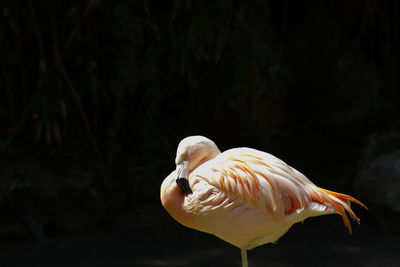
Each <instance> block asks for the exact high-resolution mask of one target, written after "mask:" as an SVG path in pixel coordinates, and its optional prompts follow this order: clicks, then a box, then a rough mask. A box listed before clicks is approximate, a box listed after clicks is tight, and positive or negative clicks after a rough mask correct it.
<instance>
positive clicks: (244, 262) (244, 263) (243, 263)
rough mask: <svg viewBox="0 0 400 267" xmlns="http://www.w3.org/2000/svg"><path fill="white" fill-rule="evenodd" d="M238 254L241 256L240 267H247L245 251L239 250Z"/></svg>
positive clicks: (243, 249)
mask: <svg viewBox="0 0 400 267" xmlns="http://www.w3.org/2000/svg"><path fill="white" fill-rule="evenodd" d="M240 252H241V254H242V267H249V265H248V263H247V250H246V249H245V248H241V249H240Z"/></svg>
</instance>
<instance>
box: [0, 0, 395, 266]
mask: <svg viewBox="0 0 400 267" xmlns="http://www.w3.org/2000/svg"><path fill="white" fill-rule="evenodd" d="M399 15H400V3H399V2H398V1H396V0H393V1H378V0H369V1H307V0H303V1H287V0H286V1H273V0H270V1H231V0H230V1H228V0H219V1H190V0H172V1H127V0H125V1H101V0H88V1H33V0H26V1H18V0H17V1H14V0H13V1H11V0H10V1H9V0H5V1H2V2H1V4H0V214H1V216H0V218H1V220H0V240H1V241H0V246H1V247H2V249H1V251H2V252H1V253H2V255H1V259H0V265H1V261H3V263H2V264H3V265H4V266H47V265H46V264H50V265H51V266H128V265H132V266H186V265H187V266H189V265H190V266H204V264H209V265H210V266H213V265H212V264H211V263H209V262H208V261H206V259H211V260H210V261H212V262H214V263H215V264H216V263H219V264H220V265H221V266H225V265H226V266H228V265H233V266H239V263H240V259H239V258H240V257H239V256H240V255H239V252H238V251H237V249H236V248H234V247H232V246H230V245H228V244H225V243H223V242H222V241H220V240H218V239H216V238H214V237H212V236H208V235H206V234H202V233H197V232H195V231H192V230H188V229H184V228H183V227H182V226H180V225H178V224H177V223H176V222H174V221H173V220H172V219H171V218H170V217H169V216H168V214H167V213H166V212H165V211H164V209H163V208H162V206H161V203H160V200H159V188H160V185H161V182H162V181H163V179H164V178H165V177H166V176H167V175H168V174H169V173H170V172H171V171H172V170H173V169H174V168H175V166H174V158H175V152H176V147H177V145H178V143H179V141H180V140H181V139H182V138H184V137H186V136H188V135H194V134H201V135H205V136H207V137H209V138H211V139H212V140H214V141H215V142H216V144H217V145H218V146H219V148H220V149H221V150H225V149H228V148H232V147H239V146H248V147H253V148H257V149H260V150H263V151H268V152H270V153H272V154H274V155H276V156H278V157H280V158H281V159H283V160H285V161H286V162H287V163H289V164H290V165H291V166H293V167H295V168H296V169H298V170H299V171H301V172H303V173H304V174H305V175H307V176H308V177H309V178H310V179H311V180H312V181H314V182H315V183H316V184H317V185H319V186H321V187H325V188H327V189H330V190H334V191H339V192H343V193H347V194H351V195H353V196H355V197H356V198H359V199H360V200H361V201H363V202H365V204H367V205H368V206H369V207H370V210H369V211H368V212H366V211H363V210H362V209H360V208H357V207H356V208H355V211H356V213H358V214H359V215H360V217H361V219H362V224H361V226H357V225H356V224H354V225H353V228H354V234H353V236H351V237H350V236H349V235H348V234H347V233H346V232H345V229H344V228H343V227H342V225H341V221H340V218H339V217H338V216H324V217H321V218H314V219H309V220H307V221H306V222H305V223H304V224H303V225H298V226H297V225H296V226H295V228H296V229H293V230H291V231H290V232H289V233H288V234H287V235H288V236H285V237H283V238H282V240H281V241H279V242H278V244H277V245H267V246H263V247H261V248H257V249H255V250H254V252H253V251H251V252H249V257H250V264H251V266H263V265H264V264H268V265H269V266H275V265H276V266H297V265H303V264H308V265H310V264H311V265H312V266H320V261H319V260H320V259H322V260H325V261H326V258H329V259H330V260H329V261H327V262H326V264H327V266H328V265H329V264H332V266H333V265H335V264H341V265H343V264H344V263H343V261H342V260H344V259H345V260H347V263H348V264H349V265H350V264H351V265H353V266H366V264H367V263H368V264H371V266H398V263H399V262H400V258H399V256H398V255H397V254H396V253H395V251H398V249H400V247H399V246H398V245H397V244H398V243H399V242H398V241H399V233H398V232H399V231H398V230H397V227H396V225H397V224H398V223H399V222H400V220H399V213H398V211H399V210H396V208H392V207H391V206H390V203H389V204H382V203H381V202H382V201H381V200H380V199H379V198H378V197H375V195H373V194H371V193H370V192H369V191H368V190H365V188H368V187H365V186H364V187H361V188H358V187H357V186H355V184H357V183H356V182H355V180H356V179H357V177H359V176H360V172H362V170H363V169H365V166H368V164H369V162H370V161H372V160H373V159H374V158H376V157H377V156H379V155H383V154H385V153H386V152H393V151H398V150H400V141H399V140H400V138H399V135H398V131H399V130H400V116H399V115H400V105H399V102H400V90H399V89H400V75H399V74H400V72H399V59H400V52H399V51H400V49H399V47H400V42H399V39H400V37H399V36H400V34H399V33H400V32H399V30H400V28H399V26H400V23H399V20H400V18H399ZM388 140H389V141H388ZM381 144H384V145H381ZM371 151H373V152H371ZM371 153H372V154H371ZM399 177H400V176H399V175H397V176H396V175H395V176H394V178H395V179H397V178H398V180H400V178H399ZM375 182H377V183H378V184H379V181H375ZM382 183H383V182H382ZM397 184H398V183H397V182H396V180H395V181H394V185H397ZM393 194H394V195H395V196H397V197H398V198H397V199H399V201H400V196H399V195H396V194H400V193H399V192H398V191H393ZM342 228H343V229H342ZM304 242H306V243H305V244H308V245H304V244H303V243H304ZM321 244H325V246H322V245H321ZM311 247H312V248H313V249H314V250H315V251H316V252H314V253H309V251H308V250H307V249H311ZM289 252H290V253H297V254H296V255H297V256H295V257H294V258H290V257H288V256H287V255H288V253H289ZM22 255H24V257H21V256H22ZM233 255H235V256H233ZM228 256H229V257H228ZM311 256H312V257H313V259H312V260H310V257H311ZM35 264H36V265H35ZM196 264H197V265H196ZM235 264H236V265H235ZM274 264H275V265H274ZM3 265H1V266H3Z"/></svg>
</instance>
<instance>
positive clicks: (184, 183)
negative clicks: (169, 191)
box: [175, 135, 221, 194]
mask: <svg viewBox="0 0 400 267" xmlns="http://www.w3.org/2000/svg"><path fill="white" fill-rule="evenodd" d="M220 153H221V152H220V151H219V149H218V147H217V145H216V144H215V143H214V142H213V141H211V140H210V139H208V138H206V137H204V136H200V135H195V136H189V137H186V138H185V139H183V140H182V141H181V142H180V143H179V145H178V149H177V151H176V158H175V164H176V170H177V174H178V177H177V178H176V183H177V184H178V185H179V187H180V188H181V189H182V190H183V191H184V192H185V193H186V194H191V193H192V190H191V189H190V187H189V183H188V180H187V178H188V176H189V174H190V173H191V172H192V171H193V170H194V169H196V168H197V167H198V166H200V165H201V164H202V163H204V162H206V161H208V160H210V159H213V158H215V157H216V156H217V155H219V154H220Z"/></svg>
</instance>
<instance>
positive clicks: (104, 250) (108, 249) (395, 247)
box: [0, 207, 400, 267]
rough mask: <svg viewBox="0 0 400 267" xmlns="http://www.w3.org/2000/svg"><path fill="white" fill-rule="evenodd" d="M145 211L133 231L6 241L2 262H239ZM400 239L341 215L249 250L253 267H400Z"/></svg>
mask: <svg viewBox="0 0 400 267" xmlns="http://www.w3.org/2000/svg"><path fill="white" fill-rule="evenodd" d="M146 210H147V215H148V217H147V218H148V220H146V219H143V218H142V219H141V222H140V223H137V222H136V223H135V222H132V224H131V228H129V227H125V228H123V227H118V228H117V229H112V230H107V231H104V232H99V233H96V234H85V235H78V234H74V235H68V236H57V237H51V241H50V242H49V243H39V242H37V241H35V240H29V241H23V242H13V243H0V245H1V250H0V266H1V267H8V266H16V267H18V266H32V267H39V266H43V267H44V266H55V267H66V266H74V267H103V266H104V267H105V266H154V267H155V266H210V267H211V266H241V262H240V250H239V249H238V248H236V247H233V246H231V245H229V244H227V243H225V242H223V241H221V240H219V239H218V238H216V237H213V236H211V235H208V234H204V233H200V232H197V231H193V230H190V229H187V228H184V227H183V226H180V225H179V224H178V223H176V222H174V221H173V220H172V219H171V218H170V217H169V216H168V215H167V214H166V213H165V211H164V210H163V209H162V208H161V207H149V208H146ZM144 214H145V215H146V212H145V213H144ZM362 215H363V214H361V217H362ZM127 224H128V225H129V223H127ZM399 241H400V236H399V235H397V234H392V233H389V232H385V231H383V230H378V228H377V227H374V226H371V224H370V223H369V222H368V221H362V224H361V226H358V225H356V224H353V234H352V235H349V234H348V233H347V232H346V230H345V228H344V226H343V224H342V221H341V219H340V217H339V216H337V215H328V216H322V217H317V218H310V219H308V220H306V221H305V222H304V223H303V224H296V225H295V226H294V227H292V229H291V230H290V231H289V232H288V233H287V234H286V235H285V236H284V237H282V238H281V239H280V240H279V241H278V242H277V244H267V245H264V246H261V247H258V248H255V249H253V250H251V251H249V252H248V257H249V265H250V267H256V266H371V267H372V266H400V242H399Z"/></svg>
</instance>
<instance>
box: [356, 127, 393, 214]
mask: <svg viewBox="0 0 400 267" xmlns="http://www.w3.org/2000/svg"><path fill="white" fill-rule="evenodd" d="M354 188H355V190H356V193H357V194H358V195H359V196H360V199H363V200H364V201H367V202H369V203H372V204H373V205H374V206H376V207H385V208H389V210H391V211H393V212H400V135H399V134H389V135H385V136H381V137H372V138H371V139H370V142H369V144H368V145H367V147H366V149H365V150H364V152H363V154H362V156H361V160H360V164H359V170H358V174H357V177H356V179H355V181H354Z"/></svg>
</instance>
